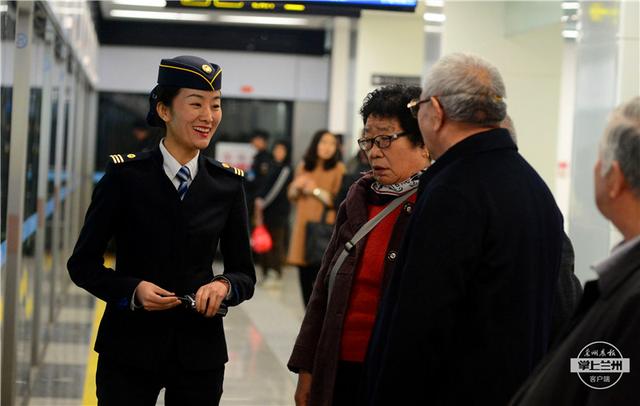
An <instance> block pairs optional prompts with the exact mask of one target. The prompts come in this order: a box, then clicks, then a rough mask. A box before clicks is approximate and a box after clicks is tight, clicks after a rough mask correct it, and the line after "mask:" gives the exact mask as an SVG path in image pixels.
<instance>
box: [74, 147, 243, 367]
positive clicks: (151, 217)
mask: <svg viewBox="0 0 640 406" xmlns="http://www.w3.org/2000/svg"><path fill="white" fill-rule="evenodd" d="M129 157H130V158H126V159H124V158H123V157H122V156H120V159H116V161H118V162H119V163H111V164H109V165H108V167H107V170H106V173H105V175H104V177H103V178H102V179H101V180H100V182H98V184H97V186H96V188H95V190H94V192H93V197H92V201H91V205H90V206H89V209H88V211H87V215H86V218H85V223H84V226H83V227H82V231H81V232H80V236H79V238H78V242H77V244H76V246H75V249H74V252H73V255H72V256H71V258H70V259H69V261H68V265H67V266H68V269H69V274H70V276H71V279H72V280H73V281H74V282H75V283H76V284H77V285H78V286H80V287H82V288H84V289H86V290H87V291H89V292H90V293H91V294H93V295H95V296H97V297H98V298H100V299H102V300H104V301H105V302H107V307H106V311H105V313H104V316H103V317H102V321H101V322H100V328H99V330H98V336H97V339H96V345H95V350H96V351H97V352H98V353H100V354H101V355H102V354H107V355H108V356H110V357H115V358H118V359H119V360H120V361H122V362H125V363H131V364H136V365H138V366H139V367H143V368H144V367H149V368H150V369H155V368H157V367H159V366H161V365H162V363H163V362H164V361H166V359H167V357H169V356H171V357H174V358H177V360H178V361H179V362H181V363H182V364H183V365H184V366H185V368H192V369H206V368H212V367H217V366H220V365H222V364H223V363H225V362H226V361H227V350H226V344H225V338H224V331H223V328H222V318H221V317H219V316H216V317H213V318H205V317H203V316H202V315H201V314H199V313H196V312H194V311H192V310H187V309H185V308H174V309H171V310H167V311H155V312H149V311H145V310H143V309H138V310H135V311H134V310H131V309H130V301H131V298H132V295H133V292H134V290H135V288H136V286H137V285H138V283H139V282H140V281H142V280H146V281H149V282H153V283H155V284H156V285H158V286H160V287H162V288H164V289H166V290H168V291H170V292H174V293H176V294H177V295H183V294H190V293H195V292H196V291H197V290H198V288H199V287H200V286H202V285H204V284H207V283H209V282H211V280H212V279H213V273H212V264H213V261H214V258H215V255H216V247H217V246H218V243H220V251H221V253H222V256H223V260H224V276H225V277H226V278H227V279H228V280H229V281H230V283H231V285H232V293H231V296H230V298H229V300H228V305H231V306H233V305H237V304H238V303H240V302H242V301H243V300H247V299H249V298H250V297H251V296H252V295H253V289H254V284H255V270H254V267H253V263H252V259H251V249H250V247H249V235H248V225H247V224H248V222H247V209H246V203H245V197H244V190H243V181H242V178H241V177H240V176H238V175H236V172H238V171H237V170H234V168H229V167H228V166H223V165H222V164H220V163H219V162H217V161H214V160H212V159H210V158H207V157H205V156H203V155H202V154H200V158H199V160H198V165H199V166H198V168H199V169H198V173H197V175H196V177H195V178H194V179H193V181H192V182H191V185H190V186H189V189H188V191H187V193H186V195H185V197H184V200H180V199H179V197H178V193H177V191H176V188H175V186H174V185H173V184H172V183H171V181H170V180H169V178H168V177H167V175H166V174H165V172H164V169H163V167H162V163H163V158H162V154H161V152H160V150H159V148H158V147H156V148H155V149H154V150H153V151H151V152H147V153H141V154H138V155H137V156H134V155H133V154H131V155H129ZM121 161H123V162H121ZM112 237H114V238H115V243H116V269H115V270H113V269H109V268H106V267H105V266H104V261H103V254H104V251H105V247H106V246H107V243H108V242H109V240H110V239H111V238H112ZM231 311H232V310H231ZM175 348H177V349H178V350H177V352H176V351H174V350H173V349H175Z"/></svg>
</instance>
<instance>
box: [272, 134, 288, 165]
mask: <svg viewBox="0 0 640 406" xmlns="http://www.w3.org/2000/svg"><path fill="white" fill-rule="evenodd" d="M278 145H282V146H283V147H284V149H285V150H286V151H287V155H285V156H284V160H283V161H282V164H283V165H290V164H291V147H290V146H289V143H288V142H287V141H285V140H278V141H276V142H274V143H273V148H271V152H272V154H273V150H274V149H276V147H277V146H278Z"/></svg>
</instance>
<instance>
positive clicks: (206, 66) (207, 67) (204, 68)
mask: <svg viewBox="0 0 640 406" xmlns="http://www.w3.org/2000/svg"><path fill="white" fill-rule="evenodd" d="M202 70H203V71H205V72H206V73H211V72H212V71H213V69H211V66H209V65H202Z"/></svg>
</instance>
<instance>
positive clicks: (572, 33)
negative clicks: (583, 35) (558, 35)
mask: <svg viewBox="0 0 640 406" xmlns="http://www.w3.org/2000/svg"><path fill="white" fill-rule="evenodd" d="M562 36H563V37H565V38H578V31H576V30H563V31H562Z"/></svg>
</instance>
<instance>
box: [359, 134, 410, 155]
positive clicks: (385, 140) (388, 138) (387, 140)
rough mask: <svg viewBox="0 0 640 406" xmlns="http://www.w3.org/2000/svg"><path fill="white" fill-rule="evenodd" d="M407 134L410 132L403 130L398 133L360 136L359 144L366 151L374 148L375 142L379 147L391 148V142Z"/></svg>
mask: <svg viewBox="0 0 640 406" xmlns="http://www.w3.org/2000/svg"><path fill="white" fill-rule="evenodd" d="M405 135H409V133H407V132H401V133H396V134H381V135H378V136H375V137H371V138H359V139H358V146H360V149H361V150H363V151H365V152H367V151H369V150H370V149H371V148H373V144H374V143H375V144H376V146H377V147H378V148H380V149H385V148H389V145H391V143H392V142H393V141H394V140H397V139H398V138H399V137H402V136H405Z"/></svg>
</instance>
